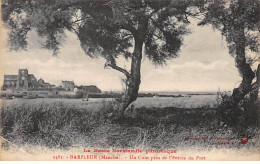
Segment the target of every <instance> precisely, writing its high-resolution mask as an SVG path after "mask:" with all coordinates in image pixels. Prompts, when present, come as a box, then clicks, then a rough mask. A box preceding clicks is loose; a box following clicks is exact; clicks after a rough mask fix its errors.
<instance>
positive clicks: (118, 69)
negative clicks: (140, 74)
mask: <svg viewBox="0 0 260 164" xmlns="http://www.w3.org/2000/svg"><path fill="white" fill-rule="evenodd" d="M106 67H111V68H113V69H115V70H117V71H119V72H121V73H123V74H124V75H125V76H126V77H127V78H129V77H131V74H130V73H129V72H128V71H127V70H125V69H123V68H121V67H119V66H117V65H116V64H112V63H111V62H106V64H105V68H106Z"/></svg>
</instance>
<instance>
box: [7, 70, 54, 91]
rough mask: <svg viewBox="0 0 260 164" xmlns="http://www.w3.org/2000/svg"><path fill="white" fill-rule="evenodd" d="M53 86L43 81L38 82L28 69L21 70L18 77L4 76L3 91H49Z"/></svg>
mask: <svg viewBox="0 0 260 164" xmlns="http://www.w3.org/2000/svg"><path fill="white" fill-rule="evenodd" d="M49 86H53V85H51V84H49V83H45V82H44V81H43V80H42V79H40V80H38V81H37V79H36V77H35V76H34V75H33V74H29V72H28V69H19V70H18V75H4V84H3V87H2V89H3V90H7V89H11V90H38V89H39V88H42V89H47V88H49Z"/></svg>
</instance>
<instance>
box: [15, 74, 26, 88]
mask: <svg viewBox="0 0 260 164" xmlns="http://www.w3.org/2000/svg"><path fill="white" fill-rule="evenodd" d="M17 88H18V89H28V70H27V69H19V71H18V79H17Z"/></svg>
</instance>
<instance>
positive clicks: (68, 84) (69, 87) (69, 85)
mask: <svg viewBox="0 0 260 164" xmlns="http://www.w3.org/2000/svg"><path fill="white" fill-rule="evenodd" d="M74 87H75V83H74V82H73V81H62V82H61V88H62V89H64V90H66V91H74Z"/></svg>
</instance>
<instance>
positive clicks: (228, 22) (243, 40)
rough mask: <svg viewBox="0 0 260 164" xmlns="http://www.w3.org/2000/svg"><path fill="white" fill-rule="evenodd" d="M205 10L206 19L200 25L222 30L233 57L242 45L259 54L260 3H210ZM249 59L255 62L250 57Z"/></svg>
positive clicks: (236, 0)
mask: <svg viewBox="0 0 260 164" xmlns="http://www.w3.org/2000/svg"><path fill="white" fill-rule="evenodd" d="M204 10H205V11H206V12H205V17H204V18H203V20H202V21H201V22H200V23H199V25H206V24H210V25H212V26H213V27H214V28H216V29H218V30H220V31H221V33H222V35H223V36H225V38H226V41H227V43H228V48H229V52H230V54H231V55H232V56H236V55H237V53H238V52H237V47H238V46H240V45H241V44H243V45H244V47H245V48H246V49H247V50H250V51H253V52H258V49H259V46H260V45H259V32H260V31H259V30H260V29H259V24H260V22H259V20H260V18H259V15H260V2H259V1H258V0H250V1H249V0H231V1H225V0H218V1H209V3H208V4H207V6H206V8H205V9H204ZM240 33H242V34H244V35H240ZM247 58H248V60H253V59H250V56H247ZM257 58H259V57H257ZM257 58H256V59H257Z"/></svg>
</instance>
